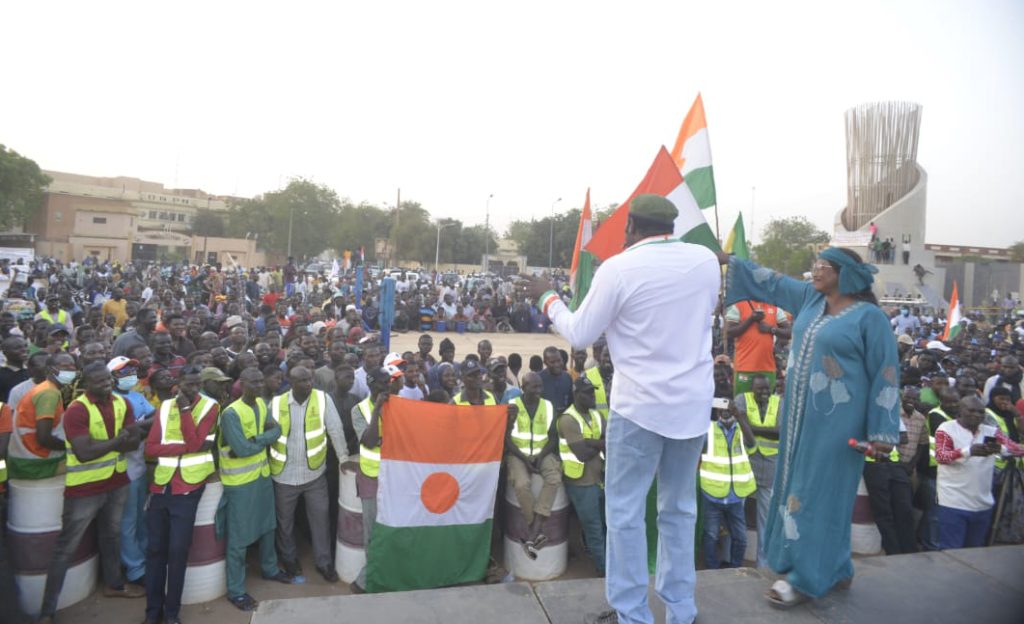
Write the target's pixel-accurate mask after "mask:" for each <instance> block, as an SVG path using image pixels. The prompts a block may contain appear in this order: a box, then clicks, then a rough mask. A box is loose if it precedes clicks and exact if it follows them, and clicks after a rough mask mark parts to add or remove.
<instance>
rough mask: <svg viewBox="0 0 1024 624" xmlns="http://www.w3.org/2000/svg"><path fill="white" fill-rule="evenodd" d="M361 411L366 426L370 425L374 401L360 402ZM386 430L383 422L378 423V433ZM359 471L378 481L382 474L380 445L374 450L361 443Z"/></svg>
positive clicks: (368, 399)
mask: <svg viewBox="0 0 1024 624" xmlns="http://www.w3.org/2000/svg"><path fill="white" fill-rule="evenodd" d="M356 407H358V408H359V411H360V412H362V413H363V419H364V420H366V424H367V425H369V424H370V420H372V419H373V407H374V406H373V400H372V399H371V398H370V397H366V398H365V399H363V400H362V401H360V402H359V405H357V406H356ZM383 429H384V423H383V422H382V420H378V421H377V431H378V432H381V431H383ZM359 470H361V471H362V472H363V474H364V475H366V476H367V477H370V478H371V479H376V478H377V475H379V474H380V445H377V446H376V447H374V448H370V447H368V446H365V445H364V444H363V443H362V442H360V443H359Z"/></svg>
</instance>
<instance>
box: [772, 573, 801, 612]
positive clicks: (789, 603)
mask: <svg viewBox="0 0 1024 624" xmlns="http://www.w3.org/2000/svg"><path fill="white" fill-rule="evenodd" d="M773 593H774V595H772V594H773ZM764 597H765V599H766V600H767V601H768V602H769V603H771V605H772V606H773V607H778V608H779V609H791V608H793V607H795V606H797V605H799V604H803V603H805V602H807V601H808V600H809V598H808V596H806V595H805V594H801V593H800V592H798V591H797V590H796V589H794V588H793V586H792V585H790V584H789V581H786V580H783V579H779V580H777V581H775V582H774V583H773V584H772V586H771V589H769V590H768V591H767V592H765V594H764Z"/></svg>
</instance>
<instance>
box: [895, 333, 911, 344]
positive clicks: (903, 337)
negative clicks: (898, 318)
mask: <svg viewBox="0 0 1024 624" xmlns="http://www.w3.org/2000/svg"><path fill="white" fill-rule="evenodd" d="M896 342H898V343H900V344H905V345H913V344H914V339H913V338H911V337H910V334H900V337H899V338H897V339H896Z"/></svg>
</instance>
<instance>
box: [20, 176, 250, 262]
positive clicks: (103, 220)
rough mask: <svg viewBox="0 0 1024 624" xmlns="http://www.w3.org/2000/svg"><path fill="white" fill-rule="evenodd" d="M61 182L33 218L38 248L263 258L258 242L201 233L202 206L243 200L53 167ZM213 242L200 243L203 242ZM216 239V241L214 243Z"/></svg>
mask: <svg viewBox="0 0 1024 624" xmlns="http://www.w3.org/2000/svg"><path fill="white" fill-rule="evenodd" d="M45 173H46V174H47V175H48V176H50V177H51V178H52V179H53V181H52V182H51V183H50V185H49V186H48V187H47V189H46V193H45V194H44V199H43V205H42V206H41V207H40V209H39V210H38V211H37V212H36V214H35V215H33V217H32V218H31V219H30V220H29V221H28V222H27V223H26V227H25V231H26V232H27V233H31V234H33V235H35V247H36V253H37V254H39V255H45V256H51V257H53V258H57V259H58V260H64V261H68V260H83V259H85V258H86V257H89V256H92V257H93V258H95V259H97V260H100V261H104V260H110V261H119V262H125V261H129V260H134V261H156V260H183V259H187V260H189V261H190V262H197V261H200V260H202V259H206V258H211V259H213V261H215V262H222V263H224V264H230V263H231V262H229V261H228V259H229V258H231V261H233V262H237V263H238V264H239V265H241V266H250V265H251V264H250V263H254V262H256V261H257V260H260V259H261V258H260V256H261V254H259V253H258V252H257V251H256V249H255V241H250V240H245V239H230V238H209V239H208V240H206V241H204V240H203V239H204V237H194V236H193V235H192V234H193V233H192V227H193V223H194V221H195V218H196V214H197V213H198V212H199V211H200V210H211V211H214V212H226V211H227V209H228V207H229V205H230V203H231V202H232V201H233V200H235V199H237V198H232V197H217V196H213V195H210V194H208V193H205V192H203V191H201V190H199V189H168V188H164V185H163V184H160V183H158V182H150V181H146V180H140V179H138V178H128V177H123V176H119V177H109V178H105V177H94V176H85V175H79V174H75V173H65V172H61V171H45ZM197 238H198V240H199V241H201V242H205V246H202V247H197V244H196V240H197ZM210 241H213V242H212V243H211V242H210Z"/></svg>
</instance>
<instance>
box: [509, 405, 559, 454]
mask: <svg viewBox="0 0 1024 624" xmlns="http://www.w3.org/2000/svg"><path fill="white" fill-rule="evenodd" d="M512 405H515V406H516V407H517V408H519V412H518V413H517V414H516V422H515V424H513V425H512V434H511V435H512V443H513V444H515V445H516V448H518V449H519V450H520V451H522V452H523V454H524V455H526V456H527V457H533V456H534V455H537V454H538V453H540V451H541V449H542V448H544V445H545V444H547V443H548V428H549V427H550V426H551V423H550V422H549V420H548V414H554V413H555V408H554V406H553V405H551V401H548V400H546V399H541V400H540V401H539V403H538V405H537V413H536V414H534V415H533V419H532V421H531V418H530V413H529V412H528V411H527V409H526V404H525V403H523V399H522V397H516V398H514V399H512Z"/></svg>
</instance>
